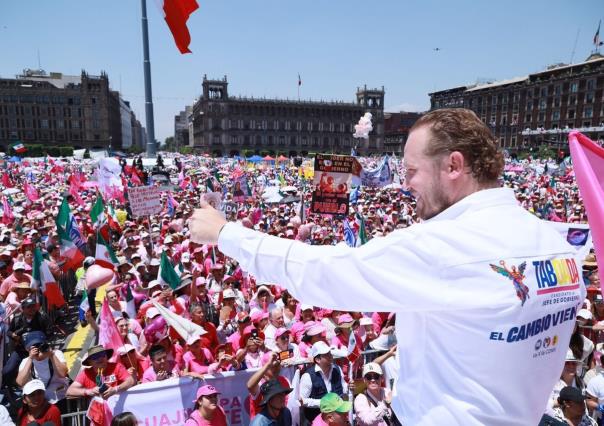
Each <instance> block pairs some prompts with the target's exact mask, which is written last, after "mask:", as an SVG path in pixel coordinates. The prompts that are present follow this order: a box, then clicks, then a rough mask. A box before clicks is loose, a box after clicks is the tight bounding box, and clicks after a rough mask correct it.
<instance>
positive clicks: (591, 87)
mask: <svg viewBox="0 0 604 426" xmlns="http://www.w3.org/2000/svg"><path fill="white" fill-rule="evenodd" d="M595 88H596V80H594V79H590V80H587V87H586V89H587V90H594V89H595Z"/></svg>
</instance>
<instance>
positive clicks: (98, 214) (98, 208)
mask: <svg viewBox="0 0 604 426" xmlns="http://www.w3.org/2000/svg"><path fill="white" fill-rule="evenodd" d="M90 221H91V222H92V224H93V226H95V227H96V229H97V231H98V232H100V234H101V235H102V236H103V239H104V240H105V241H108V240H109V239H110V236H109V222H108V221H107V215H106V214H105V204H103V197H101V195H100V194H98V195H97V198H96V202H95V203H94V205H93V206H92V209H90Z"/></svg>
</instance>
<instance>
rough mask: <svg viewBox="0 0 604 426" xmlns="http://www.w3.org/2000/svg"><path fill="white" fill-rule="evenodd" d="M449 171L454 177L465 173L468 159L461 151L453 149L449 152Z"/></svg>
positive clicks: (447, 166)
mask: <svg viewBox="0 0 604 426" xmlns="http://www.w3.org/2000/svg"><path fill="white" fill-rule="evenodd" d="M446 168H447V169H446V170H447V173H448V174H449V175H450V176H451V177H452V178H457V177H459V176H461V175H462V174H464V173H465V168H466V161H465V158H464V157H463V154H462V153H461V152H459V151H453V152H452V153H450V154H449V157H448V158H447V164H446Z"/></svg>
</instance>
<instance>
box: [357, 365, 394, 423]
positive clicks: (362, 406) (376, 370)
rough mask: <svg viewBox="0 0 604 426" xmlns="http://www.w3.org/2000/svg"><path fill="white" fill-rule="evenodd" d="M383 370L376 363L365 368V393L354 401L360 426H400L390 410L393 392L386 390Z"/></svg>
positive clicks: (360, 394)
mask: <svg viewBox="0 0 604 426" xmlns="http://www.w3.org/2000/svg"><path fill="white" fill-rule="evenodd" d="M383 377H384V375H383V373H382V368H381V367H380V365H379V364H377V363H375V362H368V363H367V364H365V365H364V366H363V381H364V382H365V391H364V392H361V393H359V394H358V395H357V396H356V398H355V399H354V412H355V415H356V419H357V423H356V424H357V425H358V426H391V425H397V424H398V425H400V423H398V420H395V416H394V413H393V412H392V409H391V408H390V403H391V402H392V392H391V391H390V390H388V389H386V388H385V387H384V385H383V383H382V381H383Z"/></svg>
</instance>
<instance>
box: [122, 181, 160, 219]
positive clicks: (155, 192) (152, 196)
mask: <svg viewBox="0 0 604 426" xmlns="http://www.w3.org/2000/svg"><path fill="white" fill-rule="evenodd" d="M161 193H162V188H160V187H157V186H133V187H131V188H128V201H129V202H130V210H131V211H132V216H135V217H139V216H151V215H154V214H158V213H159V212H161V210H162V203H161V199H160V198H161Z"/></svg>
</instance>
